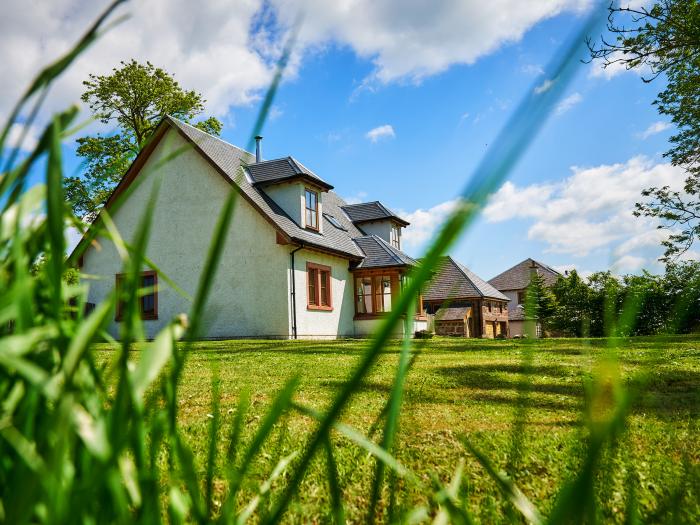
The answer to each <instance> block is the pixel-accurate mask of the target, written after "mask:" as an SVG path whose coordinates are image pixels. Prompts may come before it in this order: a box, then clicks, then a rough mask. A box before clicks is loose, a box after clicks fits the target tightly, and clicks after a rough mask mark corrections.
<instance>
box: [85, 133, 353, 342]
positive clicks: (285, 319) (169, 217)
mask: <svg viewBox="0 0 700 525" xmlns="http://www.w3.org/2000/svg"><path fill="white" fill-rule="evenodd" d="M183 146H185V147H188V143H187V142H186V141H185V140H184V139H182V138H181V137H180V136H179V135H178V134H177V132H175V131H173V130H170V131H168V132H167V134H166V136H165V137H164V138H163V140H162V141H161V143H160V144H159V145H158V146H157V147H156V149H155V151H154V152H153V154H152V155H151V158H150V159H149V160H148V162H147V163H146V165H145V166H144V170H142V172H141V173H140V174H139V175H138V176H137V178H136V180H135V181H134V185H136V184H137V182H138V180H139V179H140V178H143V177H144V176H145V179H144V180H143V181H142V183H141V184H140V185H139V186H138V188H137V189H136V190H135V191H134V192H133V193H132V194H131V195H130V196H129V198H128V199H127V200H126V201H125V202H124V204H123V206H122V207H121V208H120V209H119V210H118V211H117V212H116V213H115V214H114V216H113V219H114V222H115V224H116V226H117V228H118V230H119V231H120V233H121V234H122V236H123V237H124V239H125V240H127V241H132V240H133V239H134V238H135V233H136V230H137V228H138V224H139V222H140V220H141V217H142V215H143V212H144V209H145V207H146V206H147V205H148V201H149V197H150V194H151V189H152V187H153V182H154V181H155V180H156V179H157V178H161V179H162V184H161V186H160V191H159V194H158V197H157V203H156V205H155V208H154V211H153V222H152V226H151V234H150V240H149V244H148V250H147V255H148V256H149V257H150V258H151V260H153V261H154V263H155V264H156V265H157V266H158V267H159V268H160V269H161V270H162V271H163V272H164V273H166V274H167V275H168V276H170V277H171V278H172V279H173V280H174V281H175V282H176V283H177V284H178V285H179V286H180V287H181V288H182V289H184V290H185V291H186V292H187V293H189V294H190V295H191V296H194V295H195V293H196V290H197V285H198V282H199V277H200V273H201V271H202V267H203V265H204V261H205V259H206V256H207V252H208V248H209V242H210V240H211V236H212V234H213V231H214V228H215V225H216V222H217V219H218V216H219V213H220V211H221V208H222V207H223V204H224V202H225V200H226V197H227V195H228V193H229V191H235V190H234V189H233V188H232V187H231V185H230V184H229V183H228V182H226V181H225V180H224V179H223V177H222V176H221V175H220V174H219V173H217V172H216V171H215V170H214V168H213V167H212V166H211V165H210V164H209V163H208V162H207V161H206V160H205V159H204V158H202V157H201V156H200V154H199V153H197V152H196V151H194V150H192V149H186V150H185V152H184V153H182V154H180V155H178V156H177V157H176V158H175V159H173V160H170V161H169V162H168V163H167V164H165V166H164V167H163V168H161V169H160V170H158V171H157V172H153V173H148V174H147V173H146V171H145V169H146V168H148V167H149V166H153V165H154V163H156V162H158V159H159V158H162V157H163V156H164V155H166V154H168V152H170V151H173V150H174V149H177V148H182V147H183ZM275 239H276V232H275V229H274V228H273V227H272V226H271V225H270V223H269V222H267V220H266V219H265V218H264V217H263V216H262V215H261V214H260V213H259V212H258V211H257V210H256V209H254V208H253V207H252V205H250V204H249V203H248V202H247V201H246V200H245V199H244V198H243V197H241V196H239V197H238V199H237V201H236V208H235V212H234V215H233V219H232V222H231V228H230V231H229V236H228V240H227V242H226V245H225V248H224V251H223V254H222V258H221V262H220V265H219V269H218V273H217V276H216V280H215V282H214V285H213V287H212V290H211V294H210V295H209V301H208V306H207V311H206V315H205V318H204V322H203V329H204V333H203V334H202V335H203V336H204V337H213V338H214V337H215V338H218V337H221V338H223V337H251V336H258V337H263V336H271V337H288V336H289V333H290V332H289V309H288V280H289V270H288V269H289V250H290V247H289V246H281V245H279V244H277V243H276V241H275ZM100 245H101V250H99V251H98V250H96V249H95V248H94V247H90V248H88V250H87V251H86V252H85V255H84V258H83V268H82V271H83V272H84V273H86V274H90V275H96V276H98V280H96V281H87V282H88V283H89V284H90V293H89V301H90V302H94V303H99V302H100V301H101V300H102V299H103V298H105V297H106V296H107V294H109V293H110V292H111V290H112V289H113V287H114V284H115V274H117V273H119V272H121V271H122V263H121V261H120V259H119V257H118V255H117V253H116V250H115V249H114V247H113V246H112V245H111V243H110V242H106V241H105V240H104V239H101V240H100ZM158 284H159V293H158V320H155V321H144V325H145V328H146V332H147V334H146V335H147V336H148V337H154V336H155V335H156V334H157V332H158V331H159V330H160V329H161V328H162V327H164V326H165V325H166V324H167V323H168V322H169V321H170V320H171V319H172V318H173V317H174V316H175V315H177V314H179V313H183V312H189V310H190V308H191V303H190V301H189V300H188V299H185V298H183V297H181V296H180V295H179V294H178V293H177V292H176V291H175V290H173V289H170V288H169V287H168V286H167V284H166V283H165V281H164V279H163V278H162V277H159V279H158ZM304 304H305V303H304ZM351 304H352V303H351ZM110 332H111V333H112V334H113V335H115V336H117V335H118V323H116V322H112V324H111V325H110Z"/></svg>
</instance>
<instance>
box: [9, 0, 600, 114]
mask: <svg viewBox="0 0 700 525" xmlns="http://www.w3.org/2000/svg"><path fill="white" fill-rule="evenodd" d="M5 4H6V5H5ZM5 4H3V16H2V18H0V34H2V39H0V64H2V72H3V78H6V79H7V78H9V79H12V81H11V82H2V83H0V120H4V118H6V116H7V115H8V113H9V110H10V108H11V106H12V104H13V103H14V102H15V101H16V100H17V99H18V97H19V96H20V94H21V93H22V91H23V90H24V89H25V88H26V86H27V85H28V84H29V82H30V81H31V79H32V78H33V77H34V75H35V74H36V73H37V72H38V70H39V68H40V67H42V66H45V65H47V64H48V63H50V62H51V61H53V60H55V59H57V58H58V57H59V56H61V55H62V54H63V53H65V52H66V51H67V50H68V49H70V47H71V46H72V45H73V44H74V43H75V42H76V41H77V39H78V38H79V37H80V35H82V34H83V32H84V31H85V29H86V28H87V27H88V26H89V24H90V23H91V22H92V21H94V20H95V19H96V17H97V15H98V14H99V13H100V11H101V9H103V8H104V4H103V3H102V2H88V1H86V0H53V1H51V2H32V1H25V0H9V2H5ZM590 5H591V0H542V1H540V2H535V3H531V2H521V1H518V0H494V1H492V2H479V1H476V0H471V1H464V0H446V1H445V2H441V3H440V5H439V7H436V6H435V5H433V4H432V3H430V2H427V3H426V2H408V3H407V2H403V1H400V0H347V1H345V2H321V1H319V0H296V1H291V0H271V1H270V2H269V3H264V2H262V1H261V0H232V1H231V0H212V1H208V2H189V1H187V0H134V1H133V2H130V3H128V4H126V5H125V6H121V7H120V8H119V12H118V13H115V17H116V16H117V15H121V14H129V15H130V17H129V18H128V19H127V20H126V21H125V22H122V23H121V24H119V25H118V26H117V27H115V28H112V29H111V30H110V31H108V32H107V33H106V34H105V35H104V36H103V37H102V38H100V39H99V40H98V41H97V42H96V43H95V44H94V45H93V46H92V47H91V48H90V49H89V50H88V51H87V52H86V53H84V54H83V55H82V56H81V57H80V58H79V59H78V61H77V62H76V63H75V64H74V65H72V66H71V67H70V68H69V70H68V71H67V72H66V73H65V74H64V75H62V77H61V78H60V79H59V80H58V82H56V84H55V85H54V86H53V87H52V90H51V96H50V97H49V100H48V101H47V102H48V107H47V108H46V113H47V114H48V112H52V111H55V110H59V109H63V108H65V107H67V106H68V105H69V104H71V103H74V102H77V101H78V100H79V96H80V94H81V92H82V89H83V86H82V84H81V83H82V81H83V80H85V79H86V78H87V75H88V74H89V73H95V74H106V73H109V72H110V71H111V70H112V68H114V67H117V66H118V64H119V61H120V60H129V59H131V58H134V59H136V60H139V61H145V60H150V61H151V62H152V63H153V64H155V65H157V66H160V67H163V68H164V69H166V70H167V71H169V72H171V73H173V74H175V76H176V79H177V80H178V81H179V82H180V84H181V85H182V86H184V87H186V88H188V89H194V90H197V91H199V92H201V93H202V94H203V95H204V97H205V98H206V100H207V107H206V111H207V112H209V113H213V114H215V115H217V116H220V117H222V116H225V115H226V114H227V113H228V111H229V109H230V107H231V106H235V105H240V104H249V103H251V102H254V101H256V100H257V99H258V97H259V96H260V93H261V90H262V89H264V88H265V87H266V86H267V85H268V83H269V81H270V79H271V76H272V72H273V70H274V63H275V60H276V59H277V57H279V53H280V51H281V48H282V45H283V43H284V41H285V40H286V36H287V35H288V34H289V33H288V28H289V27H291V25H292V23H293V21H294V20H296V19H297V16H298V15H299V13H300V12H301V13H302V14H303V15H304V17H303V19H302V25H301V29H300V34H299V39H298V41H297V42H298V44H297V47H296V49H295V52H294V53H293V56H292V60H291V66H290V72H289V74H290V75H294V73H295V71H296V69H297V67H298V65H299V63H300V60H301V59H302V56H303V55H304V53H307V52H309V51H311V52H313V51H314V50H317V49H318V50H321V49H323V48H324V47H325V46H327V45H329V44H331V45H333V44H339V45H342V46H348V47H349V48H350V49H352V50H353V51H354V52H355V53H356V54H357V55H359V56H361V57H363V58H366V59H368V60H371V61H372V62H373V63H374V66H375V68H374V70H373V73H371V74H370V76H369V77H368V78H367V79H365V81H366V82H365V84H367V85H369V84H371V83H372V82H379V83H386V82H390V81H394V80H397V79H409V80H415V81H417V80H420V79H421V78H423V77H425V76H427V75H433V74H436V73H440V72H442V71H444V70H446V69H447V68H449V67H450V66H451V65H454V64H471V63H473V62H475V61H476V60H478V59H479V58H480V57H483V56H485V55H487V54H489V53H492V52H494V51H495V50H497V49H499V48H500V47H501V46H503V45H505V44H508V43H512V42H516V41H518V40H519V39H521V38H522V36H523V35H524V34H525V33H526V32H527V31H528V30H529V29H530V28H532V27H533V26H534V25H535V24H537V23H539V22H541V21H542V20H546V19H548V18H551V17H553V16H556V15H558V14H560V13H563V12H580V11H582V10H584V9H587V8H588V7H589V6H590Z"/></svg>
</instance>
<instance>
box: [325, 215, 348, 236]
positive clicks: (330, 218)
mask: <svg viewBox="0 0 700 525" xmlns="http://www.w3.org/2000/svg"><path fill="white" fill-rule="evenodd" d="M323 216H324V217H325V218H326V219H328V222H330V223H331V224H332V225H333V226H335V227H336V228H338V229H339V230H343V231H344V232H346V231H348V229H347V228H346V227H345V226H343V225H342V224H340V221H338V219H336V218H335V217H333V215H329V214H327V213H324V214H323Z"/></svg>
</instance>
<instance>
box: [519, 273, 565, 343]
mask: <svg viewBox="0 0 700 525" xmlns="http://www.w3.org/2000/svg"><path fill="white" fill-rule="evenodd" d="M556 306H557V300H556V297H554V293H552V290H551V289H550V287H549V286H547V282H546V281H545V280H544V277H543V276H542V275H541V274H539V273H538V272H534V273H533V274H532V276H531V277H530V284H529V285H528V287H527V292H526V294H525V313H526V315H527V317H528V318H533V319H536V320H537V322H539V323H540V326H541V327H542V333H543V334H545V333H547V332H548V331H549V328H550V327H551V323H552V317H553V316H554V313H555V312H556Z"/></svg>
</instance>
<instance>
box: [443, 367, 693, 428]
mask: <svg viewBox="0 0 700 525" xmlns="http://www.w3.org/2000/svg"><path fill="white" fill-rule="evenodd" d="M524 371H525V369H524V367H523V366H522V365H519V364H503V363H497V364H492V365H489V364H483V365H475V364H467V365H460V366H449V367H440V368H436V369H435V370H434V372H435V373H436V374H438V375H439V376H440V377H442V378H444V379H447V380H448V382H449V384H450V386H446V387H445V388H468V389H470V390H471V391H472V392H470V393H469V394H467V395H468V396H469V397H470V398H471V399H474V400H482V401H484V402H488V403H499V404H504V405H512V406H513V407H515V406H521V405H522V404H524V406H525V408H533V409H536V408H542V409H551V410H576V409H578V410H580V409H581V407H582V406H583V402H584V395H585V389H584V377H585V374H584V373H583V372H582V371H578V372H576V371H572V370H571V369H570V368H567V367H563V366H559V365H534V366H532V367H531V368H530V373H529V378H528V381H527V389H528V395H527V396H526V397H525V398H523V397H521V396H519V395H518V392H519V391H520V389H521V388H522V379H523V377H522V374H523V372H524ZM567 378H568V381H567V382H562V380H566V379H567ZM627 386H628V388H629V389H630V391H631V392H632V393H633V394H635V396H634V397H635V398H636V400H635V402H634V405H633V407H632V412H633V413H648V414H650V415H653V416H656V417H659V418H663V419H668V420H679V419H687V418H688V417H698V416H699V415H700V372H696V371H692V370H664V369H663V368H655V369H652V370H650V371H649V372H648V373H647V374H646V375H644V376H640V375H637V376H635V378H634V379H631V380H627ZM498 391H500V392H504V393H502V394H499V393H496V392H498ZM551 395H556V396H558V398H559V399H556V398H552V397H551ZM562 397H564V399H561V398H562ZM567 398H568V399H569V400H570V401H566V399H567Z"/></svg>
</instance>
